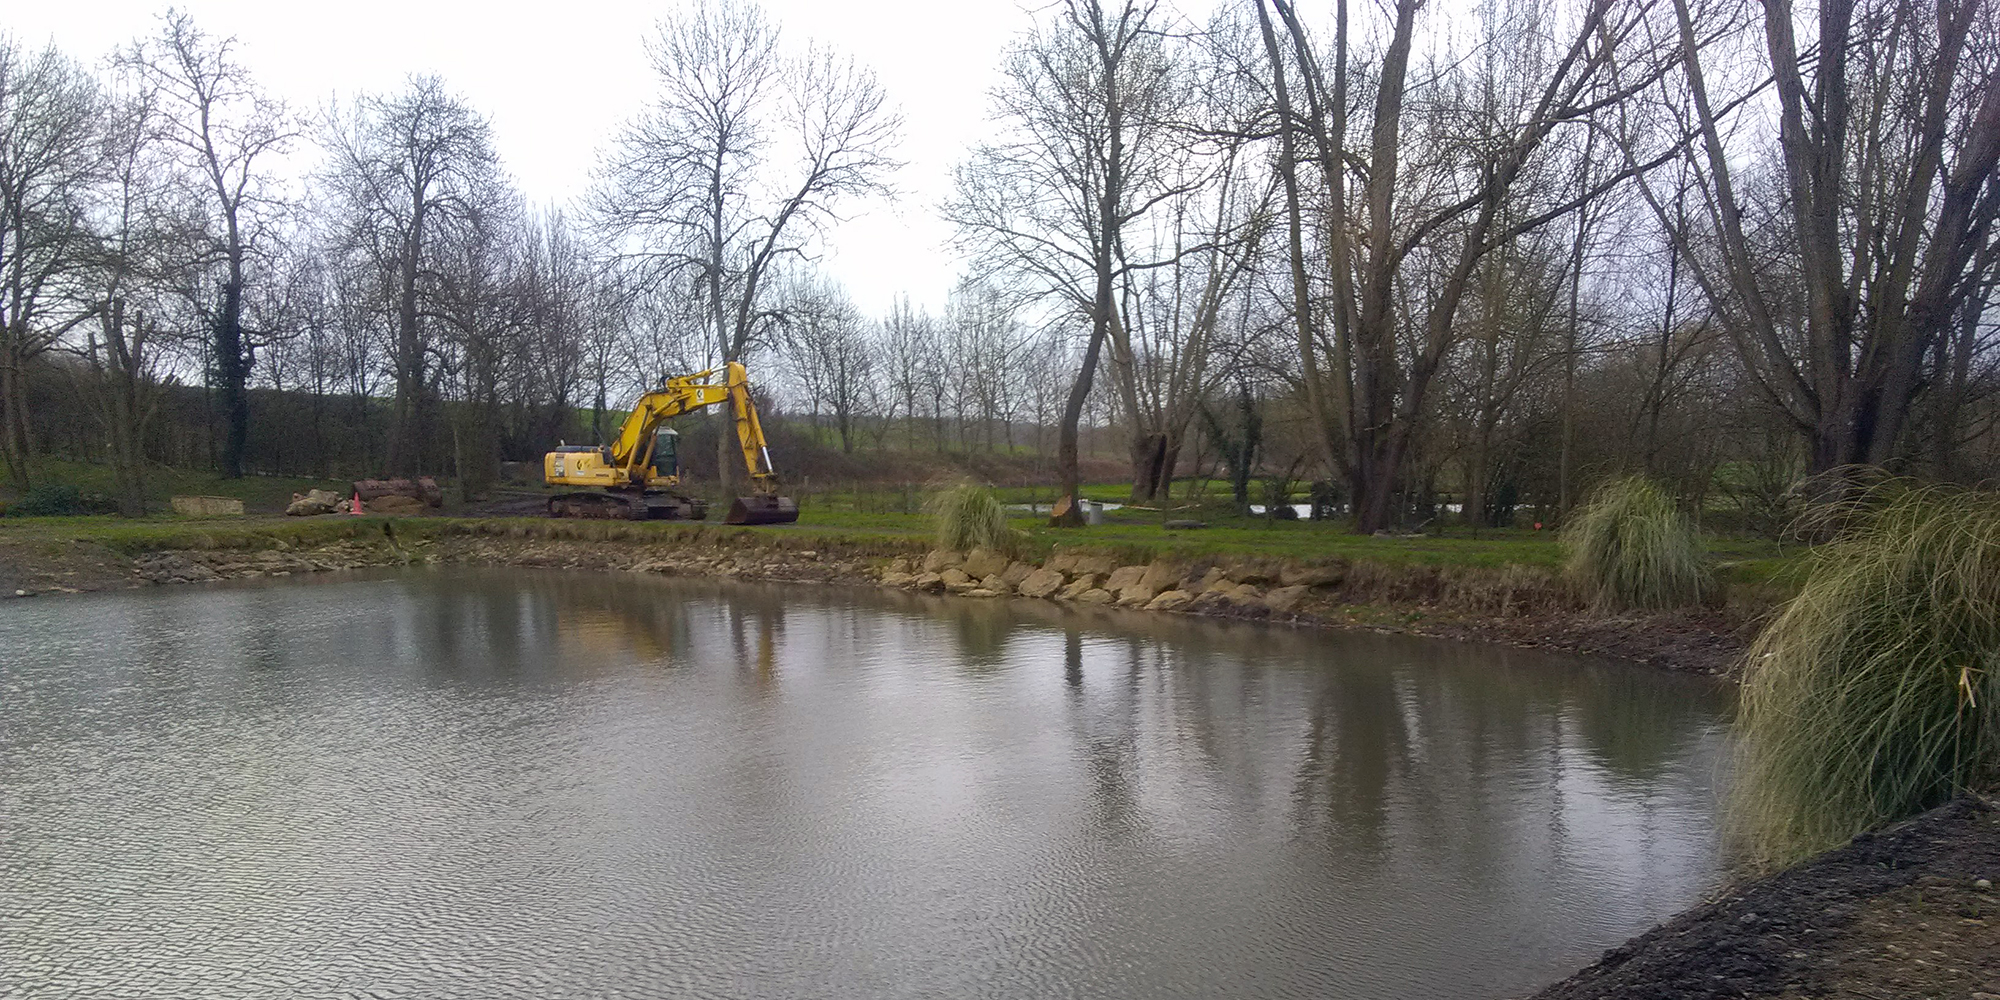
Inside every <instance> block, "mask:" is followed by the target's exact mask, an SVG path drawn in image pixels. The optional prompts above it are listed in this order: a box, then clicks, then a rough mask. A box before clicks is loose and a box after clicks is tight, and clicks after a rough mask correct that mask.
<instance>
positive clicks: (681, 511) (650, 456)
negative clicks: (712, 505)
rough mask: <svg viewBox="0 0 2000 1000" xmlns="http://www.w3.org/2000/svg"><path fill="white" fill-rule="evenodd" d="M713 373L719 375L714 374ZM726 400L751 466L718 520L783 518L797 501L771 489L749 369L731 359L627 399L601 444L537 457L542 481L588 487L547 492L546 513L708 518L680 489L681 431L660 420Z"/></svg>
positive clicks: (793, 515) (792, 516)
mask: <svg viewBox="0 0 2000 1000" xmlns="http://www.w3.org/2000/svg"><path fill="white" fill-rule="evenodd" d="M718 375H720V376H721V377H722V380H721V381H720V382H718V381H716V380H715V379H716V376H718ZM719 403H727V404H729V406H730V409H731V410H733V411H734V412H735V414H736V439H737V441H738V442H739V443H740V444H741V445H742V447H743V465H744V467H745V468H746V469H747V470H748V471H749V473H750V494H749V495H748V496H741V497H737V498H736V502H735V503H734V504H732V505H730V508H729V516H728V517H725V518H723V522H724V523H725V524H790V523H791V522H793V521H796V520H798V519H799V505H798V503H797V502H796V501H794V500H793V499H792V498H790V497H784V496H779V495H778V477H777V474H776V473H775V472H773V471H772V469H771V451H770V448H769V447H768V446H767V445H766V442H765V440H764V426H763V425H762V424H761V423H759V422H758V420H757V404H755V403H753V402H751V401H750V376H749V374H748V373H747V372H746V371H745V370H744V368H743V366H742V365H740V364H738V363H736V362H734V361H732V362H730V363H728V364H726V365H724V366H722V367H721V368H711V369H709V370H708V371H704V372H696V373H694V374H692V375H682V376H679V377H677V378H662V379H661V380H660V384H659V386H658V387H657V388H655V389H653V390H652V391H651V392H648V393H646V394H645V395H643V396H640V397H639V399H638V400H637V401H636V402H634V403H633V404H632V414H631V416H628V417H626V418H625V423H624V425H623V426H621V427H620V428H619V429H618V437H617V439H616V440H615V441H613V442H612V443H611V444H608V445H598V446H596V447H588V446H583V445H565V446H562V447H559V448H557V449H556V450H554V451H552V452H549V453H548V454H547V455H544V456H542V481H543V482H546V483H547V484H549V485H550V486H582V487H588V489H584V490H579V491H574V492H569V493H558V494H556V495H555V496H552V497H550V498H549V515H550V516H552V517H600V518H622V519H628V520H635V521H637V520H644V519H647V518H677V519H686V520H691V521H699V520H702V519H704V518H706V517H708V501H707V500H704V499H702V498H700V497H691V496H688V495H687V494H684V493H681V492H680V491H679V487H680V483H681V476H680V454H679V438H680V435H679V434H678V433H676V432H675V431H674V429H673V428H671V427H667V426H664V424H665V422H666V421H667V420H670V419H672V418H674V417H677V416H680V415H681V414H683V413H687V412H688V411H690V410H699V409H702V408H703V407H708V406H715V405H717V404H719Z"/></svg>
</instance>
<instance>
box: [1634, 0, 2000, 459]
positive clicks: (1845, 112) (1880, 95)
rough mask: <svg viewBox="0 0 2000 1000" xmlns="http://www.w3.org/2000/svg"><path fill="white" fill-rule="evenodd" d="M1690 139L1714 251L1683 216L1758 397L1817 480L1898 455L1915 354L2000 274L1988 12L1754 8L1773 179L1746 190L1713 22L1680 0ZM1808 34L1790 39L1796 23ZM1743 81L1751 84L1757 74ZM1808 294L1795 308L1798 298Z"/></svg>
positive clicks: (1999, 190) (1777, 0)
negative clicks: (1716, 80)
mask: <svg viewBox="0 0 2000 1000" xmlns="http://www.w3.org/2000/svg"><path fill="white" fill-rule="evenodd" d="M1674 11H1675V14H1676V19H1677V22H1678V25H1679V29H1680V33H1681V36H1682V39H1683V43H1682V56H1683V61H1682V68H1683V69H1684V70H1685V84H1686V88H1687V91H1686V93H1687V99H1688V102H1689V105H1690V108H1689V110H1690V111H1691V112H1692V116H1693V118H1694V121H1695V123H1696V125H1697V127H1698V128H1699V131H1700V135H1701V140H1702V142H1701V147H1700V152H1699V154H1698V156H1699V166H1700V168H1701V170H1702V172H1703V177H1704V181H1705V183H1704V185H1703V194H1704V195H1705V208H1706V213H1705V216H1706V217H1705V218H1704V219H1703V220H1702V221H1703V223H1704V226H1705V228H1706V229H1707V230H1708V231H1709V232H1712V233H1713V234H1714V237H1715V239H1714V245H1715V246H1714V255H1713V256H1712V257H1711V256H1710V255H1708V254H1704V253H1701V252H1698V251H1697V250H1696V249H1695V247H1694V246H1693V244H1694V242H1695V241H1696V239H1697V238H1698V237H1697V235H1696V233H1695V232H1693V231H1691V227H1688V226H1684V225H1676V224H1675V220H1673V219H1672V218H1671V217H1670V216H1669V215H1668V214H1667V212H1666V209H1665V206H1664V204H1663V203H1662V202H1661V201H1660V200H1659V199H1658V198H1653V199H1652V201H1653V204H1654V207H1655V209H1656V210H1657V211H1659V212H1660V213H1661V217H1662V220H1663V222H1664V223H1665V224H1666V226H1667V227H1668V229H1669V231H1671V232H1673V233H1675V234H1676V235H1677V237H1678V239H1679V240H1680V241H1681V243H1682V246H1683V249H1684V252H1685V256H1686V259H1687V260H1688V262H1689V263H1690V265H1691V266H1693V267H1694V268H1695V269H1696V273H1697V275H1698V276H1699V277H1700V279H1701V282H1702V284H1703V285H1704V287H1705V289H1706V291H1707V293H1708V295H1709V297H1710V299H1711V300H1712V301H1714V302H1715V303H1717V305H1718V306H1719V307H1720V309H1721V312H1722V315H1723V317H1724V319H1725V321H1726V326H1727V329H1728V330H1729V332H1730V335H1731V336H1732V337H1733V338H1734V340H1735V343H1736V347H1737V350H1738V352H1739V353H1740V355H1741V356H1742V358H1743V361H1744V364H1745V366H1746V367H1747V369H1748V371H1749V372H1750V374H1751V376H1752V382H1753V384H1754V385H1755V386H1756V387H1757V389H1758V390H1759V391H1760V392H1761V393H1762V394H1763V396H1764V397H1765V399H1766V400H1767V401H1768V403H1769V404H1770V405H1771V406H1772V407H1773V408H1775V409H1776V410H1777V411H1778V412H1780V413H1782V414H1784V415H1785V417H1786V418H1787V419H1788V420H1789V421H1790V422H1791V423H1792V424H1793V425H1794V426H1796V427H1797V428H1798V430H1799V431H1800V432H1801V433H1802V434H1804V435H1805V436H1806V438H1807V439H1808V440H1809V441H1810V443H1811V458H1810V463H1809V471H1810V472H1825V471H1828V470H1831V469H1836V468H1839V467H1842V466H1847V465H1853V464H1868V465H1883V464H1887V463H1889V462H1891V461H1893V460H1895V459H1896V458H1897V457H1898V455H1899V447H1900V445H1901V443H1902V438H1903V431H1904V428H1905V426H1906V424H1907V422H1908V418H1909V414H1910V410H1911V406H1912V404H1913V402H1914V401H1915V400H1916V398H1917V396H1918V394H1919V392H1920V391H1921V389H1922V385H1923V378H1922V367H1923V360H1924V357H1925V355H1926V353H1928V352H1931V351H1933V350H1934V349H1935V348H1936V347H1937V346H1938V345H1940V344H1941V343H1943V342H1945V341H1947V340H1948V339H1949V338H1950V337H1951V336H1952V334H1953V330H1954V327H1955V326H1956V325H1957V323H1958V322H1959V317H1960V316H1961V315H1962V312H1961V310H1962V308H1963V306H1964V305H1965V303H1966V302H1967V301H1969V300H1970V299H1971V298H1972V296H1973V293H1974V291H1975V290H1976V289H1977V288H1978V287H1979V286H1980V284H1981V282H1982V280H1984V275H1985V274H1987V273H1989V272H1990V270H1991V269H1992V268H1993V267H1994V266H1995V263H1996V260H1995V254H1994V251H1993V249H1992V247H1993V244H1994V241H1995V232H1994V225H1995V222H1996V219H2000V173H1996V167H2000V30H1996V28H2000V15H1996V5H1995V4H1994V3H1993V2H1991V0H1943V2H1939V3H1936V4H1913V3H1903V2H1895V0H1859V2H1857V0H1825V2H1822V3H1819V4H1817V5H1816V7H1815V9H1814V10H1813V11H1812V12H1811V13H1808V14H1805V15H1801V14H1799V13H1798V12H1797V11H1795V10H1794V9H1793V6H1792V4H1791V3H1790V0H1765V2H1764V4H1763V17H1762V28H1763V36H1764V38H1763V42H1764V50H1765V53H1766V54H1767V56H1768V58H1769V66H1768V68H1769V70H1770V73H1771V77H1770V81H1771V82H1770V85H1771V88H1772V90H1773V93H1774V97H1775V101H1776V105H1777V107H1776V111H1777V119H1778V133H1777V140H1778V142H1777V145H1778V150H1779V155H1778V158H1777V163H1776V164H1773V165H1772V166H1774V167H1775V168H1776V169H1777V173H1778V176H1777V178H1776V179H1775V181H1774V183H1773V184H1771V185H1770V187H1771V188H1772V189H1771V190H1768V191H1766V190H1763V189H1761V188H1760V187H1759V186H1758V185H1757V184H1755V183H1754V182H1753V183H1750V184H1746V183H1745V182H1744V173H1745V171H1744V169H1743V167H1742V165H1741V160H1740V159H1738V158H1733V157H1732V155H1731V152H1730V150H1729V148H1728V146H1727V143H1726V137H1725V134H1724V128H1725V123H1726V122H1727V121H1728V120H1729V118H1730V111H1731V108H1732V107H1733V106H1737V105H1740V104H1741V103H1742V99H1741V98H1740V97H1733V96H1732V95H1728V94H1716V93H1712V92H1711V89H1710V77H1711V75H1712V72H1711V67H1709V66H1706V65H1704V62H1703V60H1702V58H1701V55H1700V52H1699V50H1698V49H1697V47H1696V46H1695V45H1694V44H1693V40H1694V39H1695V38H1696V37H1697V35H1698V34H1699V33H1700V32H1701V31H1702V30H1703V25H1704V23H1705V21H1706V20H1709V19H1708V18H1704V17H1702V16H1701V13H1702V12H1700V11H1697V10H1696V9H1695V8H1694V7H1692V6H1691V5H1690V2H1689V0H1674ZM1801 24H1803V25H1804V26H1806V27H1807V28H1808V29H1809V30H1810V31H1811V32H1812V37H1811V39H1810V41H1809V43H1808V47H1807V48H1805V49H1803V50H1802V49H1801V48H1800V45H1799V40H1798V37H1797V30H1798V28H1799V27H1800V26H1801ZM1752 86H1753V87H1754V86H1761V84H1756V83H1753V84H1752ZM1799 292H1803V301H1802V302H1799V301H1797V299H1798V293H1799Z"/></svg>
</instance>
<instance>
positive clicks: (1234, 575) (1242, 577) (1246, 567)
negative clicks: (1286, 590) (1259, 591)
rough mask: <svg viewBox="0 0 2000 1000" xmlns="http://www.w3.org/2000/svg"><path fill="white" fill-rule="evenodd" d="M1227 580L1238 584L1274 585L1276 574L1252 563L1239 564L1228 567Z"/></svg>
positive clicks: (1276, 580) (1266, 567)
mask: <svg viewBox="0 0 2000 1000" xmlns="http://www.w3.org/2000/svg"><path fill="white" fill-rule="evenodd" d="M1229 578H1230V579H1231V580H1235V581H1236V582H1238V583H1257V584H1265V583H1276V582H1278V574H1277V572H1276V571H1274V570H1272V569H1271V568H1270V567H1269V566H1265V565H1260V564H1258V563H1252V562H1239V563H1236V564H1234V565H1232V566H1230V567H1229Z"/></svg>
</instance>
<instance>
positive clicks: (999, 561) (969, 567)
mask: <svg viewBox="0 0 2000 1000" xmlns="http://www.w3.org/2000/svg"><path fill="white" fill-rule="evenodd" d="M962 568H963V569H964V570H965V575H966V576H969V577H971V578H973V579H975V580H983V579H985V578H987V577H989V576H992V575H994V574H996V573H998V572H1000V571H1001V570H1004V569H1006V568H1007V557H1006V556H1003V555H1001V554H1000V553H998V552H995V551H993V550H992V549H973V550H972V551H971V552H968V553H966V555H965V564H964V566H963V567H962Z"/></svg>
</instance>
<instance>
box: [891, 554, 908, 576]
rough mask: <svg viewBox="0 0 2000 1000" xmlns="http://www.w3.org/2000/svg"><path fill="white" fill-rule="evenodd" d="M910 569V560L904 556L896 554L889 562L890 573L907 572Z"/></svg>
mask: <svg viewBox="0 0 2000 1000" xmlns="http://www.w3.org/2000/svg"><path fill="white" fill-rule="evenodd" d="M910 569H911V567H910V560H909V558H908V557H906V556H897V557H896V558H895V559H892V560H890V562H889V572H891V573H908V572H909V571H910Z"/></svg>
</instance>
